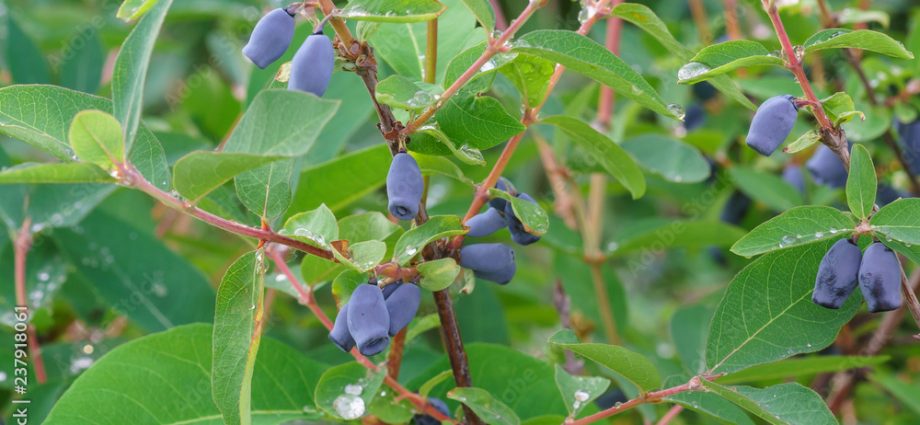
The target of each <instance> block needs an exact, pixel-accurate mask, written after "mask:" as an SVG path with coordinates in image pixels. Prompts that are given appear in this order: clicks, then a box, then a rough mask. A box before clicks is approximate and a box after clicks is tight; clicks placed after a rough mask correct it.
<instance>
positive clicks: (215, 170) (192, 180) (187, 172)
mask: <svg viewBox="0 0 920 425" xmlns="http://www.w3.org/2000/svg"><path fill="white" fill-rule="evenodd" d="M278 159H280V157H277V156H261V155H254V154H248V153H231V152H214V151H194V152H191V153H189V154H188V155H185V156H183V157H182V158H179V160H178V161H176V164H175V165H174V166H173V173H174V176H173V184H174V185H175V188H176V191H178V192H179V194H181V195H182V196H184V197H186V198H188V199H189V201H191V202H192V203H197V202H198V201H199V200H201V198H203V197H204V196H205V195H207V194H209V193H211V191H213V190H215V189H217V188H218V187H220V186H223V184H224V183H226V182H228V181H230V179H232V178H233V177H235V176H237V175H239V174H240V173H242V172H244V171H247V170H251V169H253V168H256V167H259V166H262V165H265V164H267V163H269V162H272V161H277V160H278Z"/></svg>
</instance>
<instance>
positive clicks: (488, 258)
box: [460, 243, 517, 285]
mask: <svg viewBox="0 0 920 425" xmlns="http://www.w3.org/2000/svg"><path fill="white" fill-rule="evenodd" d="M460 265H461V266H463V267H466V268H468V269H471V270H473V273H474V274H475V275H476V277H478V278H480V279H485V280H490V281H492V282H495V283H498V284H501V285H504V284H506V283H508V282H509V281H511V278H513V277H514V272H515V271H516V269H517V266H516V265H515V263H514V250H513V249H511V247H509V246H507V245H504V244H500V243H482V244H474V245H467V246H465V247H463V248H461V249H460Z"/></svg>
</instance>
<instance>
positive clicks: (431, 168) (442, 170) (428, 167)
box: [412, 147, 478, 187]
mask: <svg viewBox="0 0 920 425" xmlns="http://www.w3.org/2000/svg"><path fill="white" fill-rule="evenodd" d="M460 150H463V149H462V147H461V149H460ZM476 153H478V151H477V152H476ZM412 156H413V157H414V158H415V161H416V162H418V167H419V169H420V170H421V171H422V174H424V175H432V174H440V175H442V176H444V177H450V178H452V179H454V180H457V181H458V182H461V183H465V184H467V185H468V186H470V187H475V186H476V182H474V181H473V180H470V178H469V177H467V176H466V175H465V174H463V170H461V169H460V167H458V166H457V164H454V163H453V162H452V161H451V160H449V159H447V158H444V157H441V156H435V155H425V154H419V153H413V154H412Z"/></svg>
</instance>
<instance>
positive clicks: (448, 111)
mask: <svg viewBox="0 0 920 425" xmlns="http://www.w3.org/2000/svg"><path fill="white" fill-rule="evenodd" d="M435 119H437V121H438V125H439V127H440V128H441V130H442V131H443V132H444V133H445V134H447V136H448V137H450V139H451V141H453V142H454V143H455V144H457V145H459V146H460V149H463V146H469V147H473V148H476V149H488V148H491V147H493V146H495V145H498V144H499V143H502V142H505V141H507V140H508V139H509V138H510V137H512V136H514V135H516V134H518V133H520V132H522V131H524V130H526V127H524V125H523V124H521V122H520V121H519V120H518V119H517V118H515V117H513V116H511V114H509V113H508V112H507V111H506V110H505V108H504V107H503V106H502V104H501V103H500V102H499V101H498V100H496V99H495V98H492V97H489V96H463V95H461V96H454V97H451V98H450V99H449V100H448V101H447V103H446V104H444V106H443V107H442V108H441V109H440V110H438V113H437V114H436V115H435Z"/></svg>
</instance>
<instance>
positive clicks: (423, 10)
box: [338, 0, 446, 23]
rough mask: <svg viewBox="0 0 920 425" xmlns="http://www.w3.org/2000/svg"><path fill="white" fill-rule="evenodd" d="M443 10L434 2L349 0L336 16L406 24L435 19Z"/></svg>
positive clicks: (440, 5) (426, 0) (421, 0)
mask: <svg viewBox="0 0 920 425" xmlns="http://www.w3.org/2000/svg"><path fill="white" fill-rule="evenodd" d="M445 9H446V6H444V5H443V4H441V3H439V2H438V1H436V0H351V1H349V2H348V5H346V6H345V8H343V9H342V10H341V11H339V13H338V15H339V16H341V17H343V18H345V19H350V20H353V21H372V22H390V23H406V22H423V21H430V20H432V19H436V18H437V17H438V16H439V15H440V14H441V13H444V10H445Z"/></svg>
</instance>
